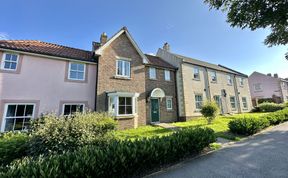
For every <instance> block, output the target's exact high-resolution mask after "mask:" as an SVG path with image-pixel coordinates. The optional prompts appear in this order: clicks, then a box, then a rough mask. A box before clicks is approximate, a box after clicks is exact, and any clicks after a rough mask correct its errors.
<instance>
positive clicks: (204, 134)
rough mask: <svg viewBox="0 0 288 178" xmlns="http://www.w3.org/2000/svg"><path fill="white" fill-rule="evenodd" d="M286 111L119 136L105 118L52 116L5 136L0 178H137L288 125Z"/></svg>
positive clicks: (265, 109) (265, 110)
mask: <svg viewBox="0 0 288 178" xmlns="http://www.w3.org/2000/svg"><path fill="white" fill-rule="evenodd" d="M285 107H287V105H286V106H285V105H275V104H267V103H264V104H262V105H260V107H259V108H256V109H257V111H258V112H257V113H247V114H236V115H231V116H217V117H216V115H215V117H214V118H212V117H210V118H209V119H208V121H207V118H204V117H202V118H197V119H193V120H190V121H187V122H177V123H173V125H174V126H177V127H179V129H177V131H172V130H169V129H165V128H162V127H158V126H143V127H139V128H137V129H129V130H122V131H119V130H116V124H117V123H116V122H115V121H114V120H113V119H112V118H111V117H110V116H108V115H107V114H106V113H95V112H94V113H93V112H87V113H76V114H75V115H73V116H70V117H60V118H58V117H56V116H54V115H47V116H44V117H43V118H41V119H38V120H37V121H35V122H34V123H33V124H32V126H31V130H30V131H29V132H24V133H11V132H10V133H5V134H2V135H0V177H129V176H135V175H139V174H140V173H141V172H143V171H147V170H153V169H154V168H155V167H159V166H161V165H165V164H170V163H173V162H175V161H178V160H181V159H183V158H185V157H187V156H191V155H195V154H198V153H199V152H201V151H202V150H203V149H204V148H206V147H208V146H209V145H211V143H214V142H215V141H216V138H217V137H222V138H226V139H231V140H237V138H238V137H244V136H247V135H252V134H254V133H257V132H259V131H261V130H262V129H264V128H266V127H269V126H272V125H276V124H279V123H282V122H285V121H288V108H285ZM209 122H210V123H209ZM216 146H217V145H216Z"/></svg>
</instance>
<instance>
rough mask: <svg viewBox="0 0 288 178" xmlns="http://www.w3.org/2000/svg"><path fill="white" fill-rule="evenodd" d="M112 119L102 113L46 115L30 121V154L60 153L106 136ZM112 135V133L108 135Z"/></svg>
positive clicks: (111, 124)
mask: <svg viewBox="0 0 288 178" xmlns="http://www.w3.org/2000/svg"><path fill="white" fill-rule="evenodd" d="M115 128H116V122H115V121H114V119H112V118H111V117H110V116H108V115H107V114H106V113H96V112H86V113H76V114H75V115H73V116H69V117H63V116H62V117H59V118H58V117H56V116H54V115H47V116H44V117H43V118H41V119H38V120H36V121H35V122H34V123H33V124H32V139H31V143H30V154H31V155H39V154H48V153H63V152H65V151H67V150H75V149H77V148H78V147H82V146H85V145H87V144H99V143H101V142H106V141H108V140H109V138H110V134H109V133H110V132H109V131H112V130H114V129H115ZM111 135H112V134H111Z"/></svg>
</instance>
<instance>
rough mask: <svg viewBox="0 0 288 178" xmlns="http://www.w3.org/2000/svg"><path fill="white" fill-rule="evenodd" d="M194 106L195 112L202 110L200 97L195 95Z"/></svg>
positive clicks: (201, 98)
mask: <svg viewBox="0 0 288 178" xmlns="http://www.w3.org/2000/svg"><path fill="white" fill-rule="evenodd" d="M195 104H196V110H200V109H201V108H202V104H203V97H202V95H195Z"/></svg>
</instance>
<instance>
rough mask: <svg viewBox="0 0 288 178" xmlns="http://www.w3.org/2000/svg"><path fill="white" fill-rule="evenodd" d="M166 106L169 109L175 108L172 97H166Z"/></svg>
mask: <svg viewBox="0 0 288 178" xmlns="http://www.w3.org/2000/svg"><path fill="white" fill-rule="evenodd" d="M166 108H167V110H172V109H173V102H172V97H167V98H166Z"/></svg>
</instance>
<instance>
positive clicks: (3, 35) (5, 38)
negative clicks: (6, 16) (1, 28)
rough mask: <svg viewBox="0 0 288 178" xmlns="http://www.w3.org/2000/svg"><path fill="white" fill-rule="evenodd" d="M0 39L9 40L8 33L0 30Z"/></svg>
mask: <svg viewBox="0 0 288 178" xmlns="http://www.w3.org/2000/svg"><path fill="white" fill-rule="evenodd" d="M0 40H9V35H8V34H7V33H4V32H0Z"/></svg>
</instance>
